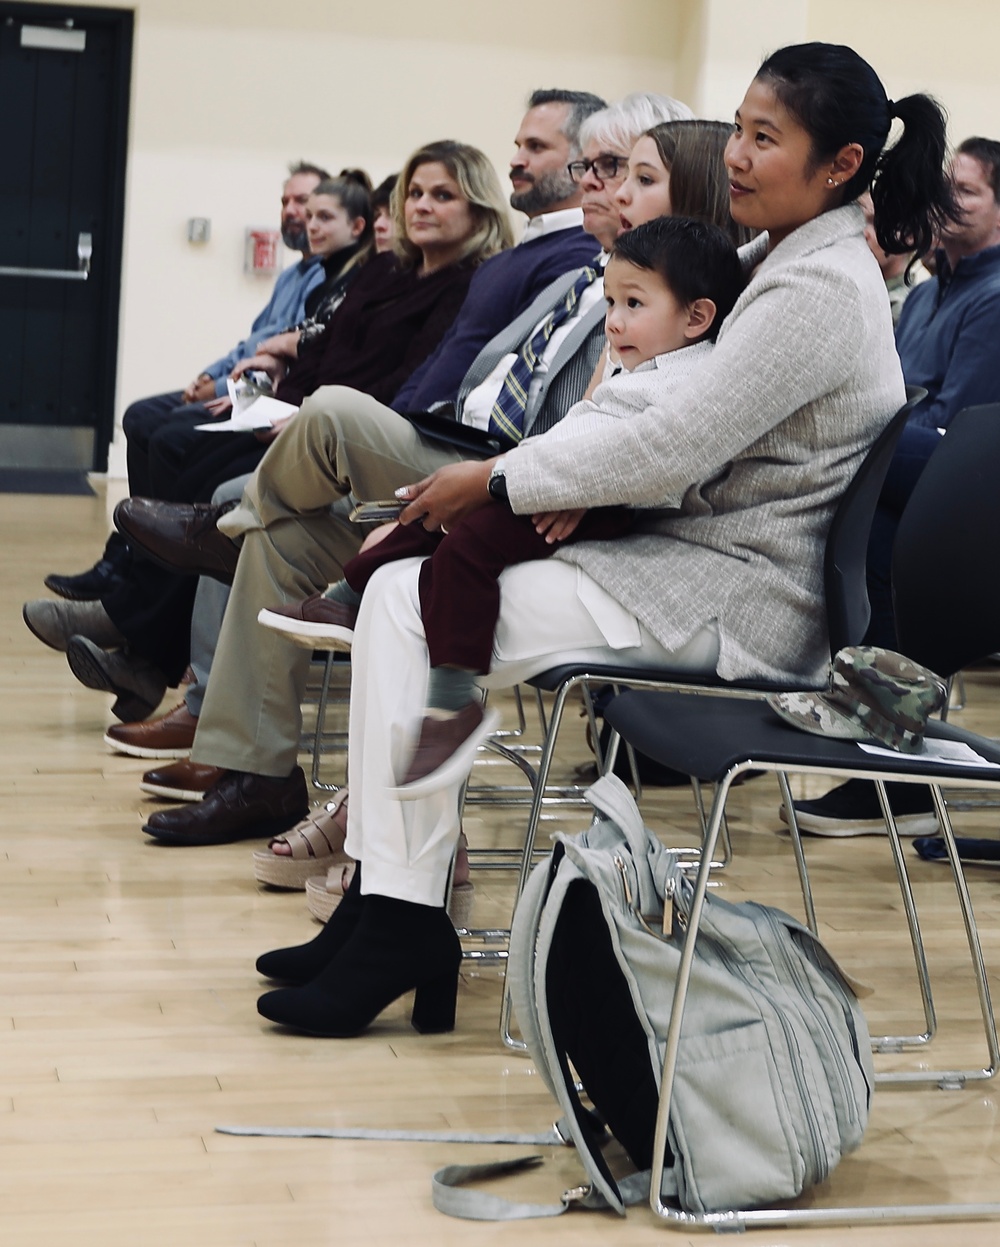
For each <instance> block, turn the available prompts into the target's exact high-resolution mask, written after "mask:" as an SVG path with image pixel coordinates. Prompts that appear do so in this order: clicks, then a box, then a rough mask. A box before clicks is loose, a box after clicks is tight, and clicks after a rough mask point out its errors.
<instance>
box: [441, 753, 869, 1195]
mask: <svg viewBox="0 0 1000 1247" xmlns="http://www.w3.org/2000/svg"><path fill="white" fill-rule="evenodd" d="M588 798H589V800H590V801H591V803H592V804H593V805H594V806H595V808H596V809H597V811H598V812H599V814H601V815H603V816H604V817H603V818H602V819H599V820H598V821H596V822H595V823H594V824H593V826H591V827H590V828H588V830H587V831H585V832H583V833H582V834H581V835H578V836H564V835H557V836H556V837H555V840H556V841H557V843H556V846H555V849H554V850H553V852H552V855H551V857H550V858H549V859H548V860H546V861H544V862H542V863H541V864H540V865H539V866H538V867H537V868H536V869H535V871H534V872H533V873H532V875H531V878H530V880H529V882H528V885H527V887H526V889H525V891H524V893H523V895H522V896H521V899H520V901H519V903H518V906H517V911H516V913H515V915H514V922H513V928H512V931H511V941H510V957H509V960H508V964H507V974H508V979H509V982H510V986H511V993H512V999H513V1003H514V1010H515V1013H516V1016H517V1020H518V1023H519V1025H520V1028H521V1033H522V1035H523V1036H524V1038H525V1040H526V1042H527V1044H528V1048H529V1051H530V1053H531V1056H532V1058H533V1059H534V1062H535V1065H536V1067H537V1069H538V1072H539V1073H540V1074H541V1076H542V1077H543V1079H544V1080H545V1082H546V1084H547V1085H548V1087H549V1090H550V1091H551V1092H552V1094H553V1096H554V1097H555V1099H556V1100H557V1101H558V1103H559V1105H560V1107H561V1109H562V1111H563V1114H564V1124H562V1129H563V1130H564V1131H565V1130H566V1129H567V1128H568V1130H569V1132H570V1133H571V1134H572V1136H573V1142H574V1144H575V1145H576V1148H577V1150H578V1152H579V1154H580V1157H581V1159H582V1161H583V1164H584V1165H585V1166H586V1169H587V1172H588V1175H589V1178H590V1181H591V1184H592V1188H593V1195H594V1196H595V1197H597V1196H602V1197H603V1201H606V1205H607V1206H610V1207H612V1208H615V1209H616V1210H617V1211H618V1212H619V1213H621V1214H622V1215H624V1208H625V1204H626V1203H634V1202H637V1200H639V1199H643V1200H645V1199H647V1198H648V1195H649V1174H648V1172H647V1173H645V1175H644V1176H640V1175H634V1176H633V1177H631V1178H629V1179H626V1180H625V1181H622V1182H618V1181H616V1180H615V1178H614V1177H613V1176H612V1174H611V1172H610V1170H609V1168H608V1166H607V1164H606V1163H605V1160H604V1158H603V1156H602V1154H601V1150H600V1142H601V1141H600V1137H599V1135H600V1131H599V1129H598V1130H595V1129H594V1127H593V1121H594V1114H593V1113H590V1112H588V1111H587V1110H585V1109H584V1108H583V1107H582V1105H581V1104H580V1101H579V1097H578V1094H577V1091H576V1090H575V1087H574V1083H575V1082H576V1080H577V1079H579V1081H580V1082H581V1083H582V1084H583V1087H584V1089H585V1090H586V1092H587V1093H588V1096H589V1097H590V1099H591V1101H592V1103H593V1104H594V1106H595V1108H596V1110H597V1114H598V1115H599V1117H600V1119H603V1121H604V1122H605V1123H607V1126H608V1128H609V1129H610V1131H611V1133H612V1134H613V1135H614V1136H615V1137H616V1138H617V1139H618V1140H619V1142H620V1143H621V1144H622V1146H623V1147H624V1148H625V1150H626V1152H627V1153H628V1154H629V1156H630V1157H631V1158H632V1160H633V1162H634V1163H635V1165H636V1167H637V1169H638V1170H640V1171H642V1170H643V1169H648V1167H649V1164H650V1158H651V1155H652V1137H653V1130H654V1124H655V1118H656V1109H657V1097H658V1094H659V1086H660V1070H661V1067H662V1063H663V1055H664V1036H665V1035H666V1031H667V1025H668V1021H669V1017H670V1008H671V1002H672V997H673V987H674V982H675V979H676V974H677V968H678V964H679V961H680V953H681V945H682V942H683V927H684V921H685V916H686V913H687V911H688V907H689V904H690V899H691V893H692V891H693V882H692V880H691V879H690V878H689V877H688V876H687V874H686V873H685V872H683V871H682V870H681V869H680V866H679V862H678V857H677V855H676V854H674V853H671V852H669V851H668V850H666V849H665V848H664V847H663V846H662V845H661V844H660V843H659V841H658V840H657V839H656V837H655V836H654V835H653V834H652V833H651V832H650V831H649V830H648V829H647V828H646V827H645V826H644V825H643V822H642V817H641V815H640V813H639V810H638V808H637V807H636V805H635V802H634V801H633V800H632V797H631V794H630V793H629V791H628V789H627V788H626V787H625V786H624V784H622V783H621V781H620V780H617V779H616V778H614V777H613V776H606V777H604V778H603V779H601V780H599V781H598V782H597V783H596V784H595V785H594V786H593V787H592V788H591V789H590V790H589V792H588ZM664 898H667V905H668V915H667V923H666V934H663V931H664V922H663V914H664ZM671 909H672V914H671V913H670V910H671ZM602 918H603V922H602V920H601V919H602ZM571 1066H572V1068H571ZM873 1080H874V1071H873V1068H872V1059H871V1047H870V1040H869V1035H868V1028H867V1026H866V1024H865V1019H864V1016H863V1015H862V1013H861V1010H860V1008H859V1007H858V1003H857V999H856V997H855V995H854V993H853V991H852V990H851V988H850V987H849V985H848V983H847V981H846V980H845V978H844V975H843V974H842V973H841V971H840V970H839V968H838V967H837V965H836V963H835V962H834V961H833V959H832V958H831V957H830V955H829V954H828V953H827V952H826V950H825V949H824V948H823V946H822V944H821V943H820V942H819V941H818V940H817V939H816V938H815V937H814V936H813V935H812V934H811V933H810V932H809V931H808V930H807V929H806V928H805V927H804V926H802V925H801V924H800V923H798V922H796V921H795V919H793V918H791V917H789V916H788V915H787V914H784V913H782V912H781V911H780V910H777V909H772V908H769V907H768V906H765V905H758V904H754V903H752V902H743V903H741V904H730V903H729V902H727V901H724V900H722V899H720V898H719V897H717V896H712V895H711V894H710V895H709V896H708V898H707V900H706V906H705V910H704V913H703V917H702V925H701V929H700V931H699V936H698V940H697V944H696V949H695V960H694V966H693V970H692V975H691V982H690V987H689V992H688V997H687V1005H686V1010H685V1014H684V1025H683V1029H682V1034H681V1045H680V1051H679V1057H678V1063H677V1072H676V1079H675V1084H674V1089H673V1099H672V1104H671V1118H670V1124H669V1132H668V1145H669V1147H668V1156H667V1163H666V1167H665V1170H664V1178H663V1190H662V1195H663V1198H664V1199H667V1200H671V1201H676V1202H677V1203H678V1204H679V1205H680V1207H681V1208H682V1209H684V1210H686V1211H690V1212H713V1211H722V1210H726V1209H733V1208H744V1207H754V1206H756V1205H760V1204H764V1203H770V1202H773V1201H776V1200H788V1199H793V1198H795V1197H796V1196H797V1195H799V1194H800V1193H801V1192H802V1191H803V1190H804V1189H806V1188H807V1187H809V1186H811V1185H812V1184H814V1183H817V1182H821V1181H823V1179H825V1178H826V1177H827V1175H828V1174H829V1173H830V1172H831V1171H832V1170H833V1168H834V1167H835V1165H836V1164H837V1162H838V1161H839V1159H840V1157H841V1156H842V1155H843V1154H844V1153H846V1152H850V1151H851V1150H853V1149H854V1148H856V1147H857V1146H858V1144H859V1143H860V1142H861V1139H862V1136H863V1134H864V1131H865V1126H866V1124H867V1120H868V1110H869V1104H870V1098H871V1090H872V1085H873ZM470 1194H471V1193H470ZM586 1202H587V1203H591V1204H592V1203H599V1202H601V1201H600V1199H598V1198H591V1199H588V1200H587V1201H586ZM466 1215H468V1214H466ZM473 1215H475V1214H473Z"/></svg>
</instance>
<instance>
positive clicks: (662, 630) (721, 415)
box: [506, 204, 904, 683]
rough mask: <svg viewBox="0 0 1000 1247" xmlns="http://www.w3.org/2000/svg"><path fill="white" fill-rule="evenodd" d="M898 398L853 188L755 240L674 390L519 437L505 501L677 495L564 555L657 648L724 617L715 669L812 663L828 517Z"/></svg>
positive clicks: (883, 298)
mask: <svg viewBox="0 0 1000 1247" xmlns="http://www.w3.org/2000/svg"><path fill="white" fill-rule="evenodd" d="M759 241H760V240H758V242H759ZM759 250H761V251H762V247H761V248H760V249H759ZM903 401H904V385H903V376H902V372H901V370H900V366H899V359H898V357H897V355H896V350H895V346H894V343H893V336H892V320H891V316H890V313H889V301H888V297H887V295H886V292H885V285H884V283H883V281H882V276H881V273H880V271H879V268H878V265H877V264H876V263H875V260H874V258H873V257H872V255H871V253H870V251H869V250H868V247H867V246H866V244H865V241H864V237H863V235H862V216H861V209H860V208H858V207H857V206H856V205H854V204H851V205H848V206H845V207H842V208H836V209H834V210H832V211H830V212H827V213H824V214H823V215H822V216H819V217H817V218H815V219H814V220H812V221H809V222H807V223H806V224H805V225H803V226H801V227H800V228H799V229H797V230H795V231H794V232H793V233H792V234H790V235H789V236H788V237H787V238H785V239H784V240H782V241H781V242H780V243H779V244H778V245H777V246H776V247H775V248H774V250H773V251H771V252H770V254H768V255H767V256H766V258H764V260H763V263H761V265H760V267H759V268H758V269H757V271H756V273H755V274H754V276H753V278H752V280H751V281H750V283H749V285H748V286H747V289H746V290H745V292H744V293H743V295H742V296H741V297H740V299H739V301H738V302H737V304H736V306H735V308H734V309H733V311H732V313H731V315H730V316H729V317H728V318H727V320H726V322H725V324H724V325H723V327H722V330H721V332H720V334H719V339H718V344H717V346H716V348H715V351H714V352H713V353H712V356H711V358H710V359H709V360H708V361H707V362H706V363H705V364H704V366H703V367H702V368H700V369H698V370H697V371H696V372H695V373H694V374H693V375H692V376H691V377H690V378H689V379H688V380H687V381H686V382H684V383H683V384H682V385H681V386H679V387H678V388H677V389H676V390H675V391H673V393H672V394H671V395H670V396H669V398H668V399H667V400H665V401H664V402H662V403H661V404H659V405H657V406H655V407H649V408H647V409H646V410H645V411H643V412H642V413H641V414H639V415H636V416H633V417H632V418H631V419H630V420H628V421H623V422H621V423H620V424H619V425H618V426H617V427H615V428H612V429H608V430H600V431H597V432H593V433H591V434H588V435H586V436H581V437H574V438H565V437H563V438H558V439H557V438H547V437H546V436H545V435H542V436H540V437H534V438H530V439H527V440H526V441H524V442H523V443H522V444H521V445H520V446H519V447H517V449H516V450H513V451H511V452H510V453H509V454H508V455H507V461H506V475H507V484H508V489H509V494H510V500H511V505H512V506H513V508H514V510H515V511H517V512H519V513H530V512H533V511H540V510H550V509H554V508H559V507H577V506H607V505H612V504H616V503H624V504H628V503H636V504H643V503H646V504H649V503H652V502H658V501H661V500H662V499H663V498H669V499H671V502H672V504H673V507H674V508H675V509H674V510H672V511H661V512H659V513H658V518H655V519H649V520H645V521H644V524H643V531H639V532H636V533H634V534H631V535H629V536H627V537H624V538H622V539H621V540H618V541H614V542H584V543H581V544H580V545H576V546H568V547H565V548H564V549H563V550H561V551H560V553H559V556H558V557H560V558H563V559H567V560H569V561H571V562H574V563H577V564H579V565H580V566H581V567H582V568H584V569H585V570H586V571H587V572H588V573H589V575H590V576H591V577H592V578H593V579H594V580H595V581H596V582H597V583H598V584H600V585H602V586H603V587H604V588H605V589H606V590H607V591H608V592H609V593H610V594H611V596H612V597H614V598H615V599H616V600H617V601H619V602H620V603H622V605H624V606H625V607H627V608H628V609H629V610H630V611H632V612H633V614H634V615H635V616H636V617H637V618H638V619H639V620H640V621H641V622H642V623H643V624H644V625H645V626H646V628H648V630H649V631H650V632H651V633H652V634H653V635H654V636H655V637H656V638H657V640H658V641H660V642H661V643H662V644H663V645H664V646H666V647H667V648H670V649H674V648H678V647H679V646H681V645H682V644H683V643H684V642H685V641H686V640H688V639H689V638H690V637H691V636H692V635H693V634H694V633H695V632H696V631H697V630H698V629H699V628H700V627H701V626H702V624H704V623H706V622H707V621H709V620H712V619H714V620H717V621H718V628H719V635H720V658H719V664H718V671H719V674H720V675H721V676H722V677H723V678H724V679H738V678H743V677H749V678H752V677H765V678H771V679H787V680H788V681H789V682H791V683H794V682H801V681H804V680H809V681H812V680H816V679H817V678H819V676H820V673H821V671H822V668H823V666H824V665H825V663H826V662H827V660H828V657H829V651H828V643H827V637H826V626H825V611H824V602H823V554H824V547H825V543H826V536H827V530H828V529H829V526H830V521H831V519H832V516H833V511H834V508H835V506H836V504H837V501H838V499H839V498H840V496H841V494H842V493H843V492H844V489H845V488H846V486H847V484H848V482H849V481H850V480H851V477H852V476H853V474H854V472H855V471H856V470H857V468H858V466H859V465H860V463H861V460H862V458H863V456H864V454H865V452H866V451H867V449H868V448H869V446H870V445H871V444H872V442H873V441H874V439H875V437H876V436H877V435H878V433H879V432H880V431H881V429H882V428H883V427H884V426H885V424H886V422H887V421H888V420H889V418H890V417H891V415H892V414H893V412H894V411H895V410H896V409H897V408H898V407H900V406H901V405H902V403H903Z"/></svg>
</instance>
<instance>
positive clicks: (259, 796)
mask: <svg viewBox="0 0 1000 1247" xmlns="http://www.w3.org/2000/svg"><path fill="white" fill-rule="evenodd" d="M308 809H309V795H308V793H307V792H306V779H305V776H304V775H303V774H302V768H301V767H300V766H297V767H296V768H295V770H294V771H292V773H291V775H287V776H285V777H284V778H275V777H272V776H268V775H253V774H251V773H250V772H248V771H225V772H224V773H223V776H222V778H221V779H220V780H219V781H218V782H217V783H215V784H213V786H212V787H211V788H209V790H208V792H206V793H205V795H204V796H203V797H202V799H201V800H200V801H196V802H193V803H192V804H191V805H182V806H179V807H177V808H175V809H172V810H157V811H156V813H155V814H151V815H150V816H149V822H148V823H146V825H145V827H143V831H144V832H145V833H146V835H147V836H156V838H157V839H158V840H164V841H166V842H167V843H168V844H184V845H192V846H193V845H200V844H231V843H232V842H233V841H234V840H255V839H257V838H258V837H262V836H280V835H281V834H282V833H283V832H285V831H287V830H288V829H289V827H294V826H295V824H296V823H297V822H299V821H300V820H301V819H302V818H304V817H305V814H306V812H307V811H308Z"/></svg>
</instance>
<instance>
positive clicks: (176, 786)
mask: <svg viewBox="0 0 1000 1247" xmlns="http://www.w3.org/2000/svg"><path fill="white" fill-rule="evenodd" d="M225 773H226V772H225V771H224V770H223V768H222V767H221V766H205V765H203V764H202V763H201V762H192V761H191V759H190V758H185V759H184V761H183V762H173V763H171V765H170V766H159V767H157V768H156V769H155V770H152V771H147V772H146V774H145V775H143V777H142V782H141V783H140V784H139V787H140V788H141V789H142V791H143V792H148V793H151V794H152V795H153V796H154V797H166V799H167V800H168V801H200V800H201V799H202V797H203V796H204V795H205V793H206V792H208V790H209V788H211V787H212V785H213V784H217V783H218V782H219V780H220V779H221V778H222V777H223V775H225Z"/></svg>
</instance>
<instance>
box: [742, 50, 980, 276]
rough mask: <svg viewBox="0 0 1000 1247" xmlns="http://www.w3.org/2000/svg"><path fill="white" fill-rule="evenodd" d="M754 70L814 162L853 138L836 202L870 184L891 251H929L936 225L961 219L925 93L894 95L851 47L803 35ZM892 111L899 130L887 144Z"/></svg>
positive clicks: (941, 135)
mask: <svg viewBox="0 0 1000 1247" xmlns="http://www.w3.org/2000/svg"><path fill="white" fill-rule="evenodd" d="M757 77H758V78H759V79H762V80H764V81H766V82H767V83H768V85H770V86H771V87H772V88H773V90H774V93H775V95H776V96H777V97H778V99H779V100H780V101H781V103H782V105H783V106H784V107H785V108H786V109H788V111H789V112H790V113H791V114H792V115H793V116H794V117H795V118H796V120H797V121H798V122H799V124H800V125H801V126H802V127H803V128H804V129H805V130H806V132H807V133H808V134H809V136H810V138H811V139H812V145H813V151H812V156H813V160H814V161H815V163H816V164H817V165H819V164H821V163H822V162H823V161H824V160H827V159H829V158H830V157H832V156H834V155H836V153H837V152H839V151H840V150H841V148H843V147H846V146H847V145H848V144H849V143H857V144H858V145H859V146H860V147H861V149H862V151H863V153H864V155H863V158H862V161H861V164H860V166H859V168H858V171H857V172H856V173H855V175H854V176H853V177H852V178H850V179H849V180H848V181H847V182H845V183H844V186H843V188H842V196H843V198H842V202H844V203H849V202H850V201H851V200H853V199H857V197H858V196H859V195H861V194H863V193H864V192H865V191H866V190H868V189H869V188H871V196H872V203H873V204H874V206H875V236H876V237H877V238H878V241H879V245H880V246H881V247H882V249H883V250H884V251H886V252H887V253H889V254H890V255H901V254H904V253H906V252H908V251H914V250H915V251H917V252H918V253H920V254H922V253H923V252H925V251H927V250H928V249H929V248H930V246H931V243H932V240H933V239H934V237H935V236H936V235H937V233H938V232H939V231H940V229H941V227H942V226H943V225H945V224H946V223H947V222H949V221H955V220H958V219H959V216H960V214H959V210H958V207H957V205H956V203H955V197H954V193H953V191H952V187H951V183H950V181H949V179H948V176H947V174H946V172H945V168H944V161H945V154H946V141H945V116H944V112H943V110H942V109H941V106H940V105H939V104H938V103H937V102H936V101H935V100H933V99H931V98H930V96H928V95H910V96H907V97H906V99H904V100H900V101H898V102H897V103H895V104H894V103H893V102H892V101H891V100H890V99H889V97H888V96H887V95H886V93H885V88H884V87H883V85H882V83H881V81H880V80H879V77H878V74H876V73H875V71H874V69H872V67H871V66H870V65H869V64H868V62H867V61H866V60H864V59H863V58H862V57H860V56H859V55H858V54H857V52H855V51H854V50H853V49H852V48H848V47H844V46H843V45H841V44H836V43H803V44H798V45H795V46H792V47H787V48H780V49H779V50H778V51H777V52H774V53H772V55H771V56H769V57H768V58H767V59H766V60H765V61H764V63H763V65H761V67H760V69H759V70H758V72H757ZM893 117H898V118H899V120H900V121H902V123H903V133H902V135H901V136H900V138H899V140H898V141H897V142H896V143H894V144H893V145H892V146H891V147H888V148H887V147H886V142H887V141H888V138H889V127H890V126H891V124H892V119H893Z"/></svg>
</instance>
